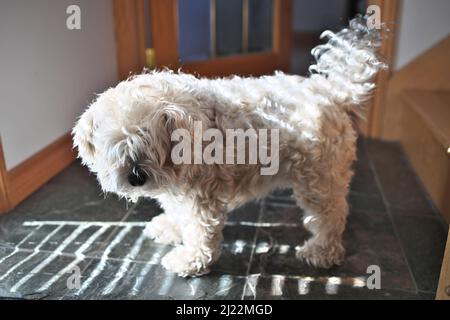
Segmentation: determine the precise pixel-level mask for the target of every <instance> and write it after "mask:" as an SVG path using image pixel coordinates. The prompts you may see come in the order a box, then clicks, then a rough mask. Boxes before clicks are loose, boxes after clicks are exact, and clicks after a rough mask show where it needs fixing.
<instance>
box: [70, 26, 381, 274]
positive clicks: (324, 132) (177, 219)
mask: <svg viewBox="0 0 450 320" xmlns="http://www.w3.org/2000/svg"><path fill="white" fill-rule="evenodd" d="M323 36H324V37H328V38H329V41H328V43H327V44H325V45H321V46H318V47H317V48H315V49H314V50H313V54H314V56H315V57H316V58H317V64H316V65H315V66H312V67H311V70H312V71H315V72H317V73H316V74H313V75H311V76H310V77H308V78H302V77H299V76H293V75H286V74H283V73H281V72H276V73H275V75H273V76H263V77H260V78H241V77H237V76H234V77H231V78H224V79H214V80H209V79H199V78H197V77H194V76H192V75H188V74H184V73H173V72H170V71H160V72H157V71H154V72H151V73H147V74H142V75H138V76H135V77H132V78H130V79H128V80H127V81H123V82H121V83H119V84H118V85H117V86H116V87H115V88H111V89H109V90H107V91H106V92H104V93H103V94H101V95H100V96H99V97H98V98H97V100H96V101H94V102H93V103H92V105H91V106H90V107H89V108H88V110H86V112H85V113H84V114H83V115H82V116H81V118H80V119H79V121H78V123H77V124H76V126H75V128H74V130H73V135H74V145H75V146H76V147H77V148H78V151H79V156H80V157H81V159H82V161H83V163H84V164H86V165H87V166H88V167H89V169H90V170H91V171H92V172H95V173H96V174H97V177H98V180H99V182H100V185H101V187H102V189H103V191H104V192H114V193H117V194H118V195H119V196H122V197H126V198H127V199H130V200H133V201H135V200H137V199H138V198H139V197H154V198H156V199H158V200H159V202H160V203H161V205H162V207H163V209H164V211H165V213H164V214H162V215H161V216H158V217H156V218H154V219H153V220H152V221H151V222H150V223H149V225H148V227H147V229H146V232H147V234H148V235H149V236H150V237H152V238H154V239H155V240H156V241H159V242H163V243H170V244H173V245H176V248H175V249H173V251H172V252H170V253H169V254H168V255H166V256H165V257H164V258H163V260H162V263H163V265H164V266H165V267H166V268H167V269H169V270H172V271H174V272H177V273H178V274H179V275H181V276H190V275H199V274H203V273H205V272H207V270H208V266H209V265H210V264H211V263H213V262H214V260H216V259H217V257H218V256H219V253H220V242H221V240H222V229H223V226H224V221H225V215H226V212H227V211H229V210H231V209H233V208H236V207H237V206H239V205H241V204H243V203H245V202H246V201H248V200H250V199H253V198H257V197H262V196H264V195H265V194H267V192H269V191H270V190H272V189H274V188H277V187H292V188H293V189H294V193H295V196H296V198H297V200H298V204H299V205H300V206H301V207H302V208H303V209H304V210H305V216H304V225H305V227H306V228H307V229H308V230H309V231H310V232H311V233H312V237H311V239H309V240H308V241H307V242H306V243H305V244H304V245H303V246H302V247H301V249H300V250H299V252H298V257H299V258H302V259H304V260H306V261H307V262H308V263H311V264H312V265H314V266H318V267H331V266H332V265H334V264H339V263H341V262H342V260H343V257H344V248H343V246H342V233H343V231H344V228H345V222H346V216H347V213H348V205H347V201H346V196H347V193H348V187H349V183H350V180H351V176H352V171H351V164H352V162H353V161H354V159H355V141H356V133H355V130H354V129H353V127H352V123H351V119H350V117H349V114H348V113H349V112H350V111H356V110H357V109H358V108H360V106H361V104H362V103H363V102H364V101H365V100H366V99H367V97H368V96H369V95H370V92H371V90H372V89H373V88H374V85H373V83H372V79H373V78H374V76H375V75H376V72H377V71H378V70H379V69H380V68H382V67H383V64H382V63H381V62H380V61H379V60H378V58H377V56H376V54H375V53H374V49H375V48H376V47H377V46H378V43H379V36H378V33H377V32H376V31H372V30H369V29H368V28H367V27H366V25H365V20H364V19H363V18H357V19H355V20H352V21H351V23H350V27H349V28H348V29H345V30H343V31H341V32H339V33H337V34H333V33H331V32H325V33H324V34H323ZM194 121H201V122H202V125H203V130H206V129H208V128H217V129H219V130H221V131H222V132H225V130H226V129H238V128H241V129H244V130H245V129H248V128H254V129H260V128H278V129H279V130H280V152H279V153H280V154H279V162H280V170H279V171H278V173H277V174H276V175H275V176H262V175H260V173H259V172H260V165H258V164H257V165H227V164H224V165H218V164H214V165H183V164H182V165H174V164H173V163H172V162H171V158H170V154H171V148H172V146H173V145H172V144H173V143H172V141H171V139H170V137H171V133H172V132H173V131H174V130H175V129H179V128H183V129H186V130H189V132H192V126H193V123H194ZM136 166H139V168H141V170H143V172H145V175H146V176H148V177H149V179H148V180H147V181H146V182H145V184H143V185H142V186H132V185H131V184H130V182H129V179H128V178H127V177H128V176H129V174H130V172H133V171H135V168H136ZM135 173H136V172H135Z"/></svg>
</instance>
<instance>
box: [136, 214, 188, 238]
mask: <svg viewBox="0 0 450 320" xmlns="http://www.w3.org/2000/svg"><path fill="white" fill-rule="evenodd" d="M144 233H145V235H146V236H147V237H149V238H150V239H153V240H154V241H155V242H157V243H162V244H173V245H177V244H180V243H181V240H182V238H181V230H180V229H179V227H178V226H177V225H176V223H175V222H174V221H173V220H172V219H171V218H170V217H169V216H168V215H166V214H160V215H159V216H156V217H154V218H153V219H152V221H150V222H149V223H148V224H147V226H146V227H145V230H144Z"/></svg>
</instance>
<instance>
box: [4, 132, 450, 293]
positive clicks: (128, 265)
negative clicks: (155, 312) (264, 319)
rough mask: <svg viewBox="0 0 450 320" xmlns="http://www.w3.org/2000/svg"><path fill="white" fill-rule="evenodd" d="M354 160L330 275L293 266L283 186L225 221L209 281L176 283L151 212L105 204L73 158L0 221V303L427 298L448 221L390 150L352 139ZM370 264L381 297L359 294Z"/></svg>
mask: <svg viewBox="0 0 450 320" xmlns="http://www.w3.org/2000/svg"><path fill="white" fill-rule="evenodd" d="M358 153H359V160H358V162H357V163H355V171H356V174H355V178H354V180H353V184H352V188H351V194H350V203H351V214H350V216H349V220H348V228H347V229H346V231H345V246H346V248H347V258H346V261H345V263H344V264H343V265H342V266H340V267H335V268H333V269H331V270H319V269H313V268H311V267H308V266H307V265H305V264H304V263H302V262H300V261H298V260H297V259H296V258H295V248H296V246H298V245H300V244H301V243H302V241H303V240H304V239H306V238H307V237H308V234H307V232H306V231H305V229H304V228H303V227H302V226H301V224H300V215H301V209H299V208H297V207H295V205H294V202H293V199H292V197H291V196H290V195H291V194H290V192H289V190H285V191H277V192H274V193H273V194H271V195H269V196H268V197H266V198H265V199H263V200H262V201H259V202H254V203H250V204H248V205H246V206H245V207H243V208H240V209H238V210H236V211H234V212H233V213H231V214H230V218H229V220H228V223H227V226H226V228H225V231H224V233H225V241H224V244H223V247H224V250H223V255H222V256H221V258H220V260H219V261H218V263H217V264H215V265H214V267H213V268H212V272H211V273H210V274H209V275H206V276H203V277H200V278H190V279H183V278H179V277H177V276H175V275H174V274H172V273H169V272H167V271H165V270H164V269H163V268H162V267H161V265H160V259H161V256H163V255H164V254H165V253H166V252H168V250H170V247H168V246H164V245H159V244H155V243H153V242H152V241H151V240H148V239H145V238H142V236H141V235H142V230H143V224H144V222H145V221H148V220H150V219H151V218H152V217H153V216H155V215H157V214H158V213H160V211H161V210H160V209H159V208H158V206H157V205H156V204H155V203H154V202H153V201H152V200H145V201H141V202H139V203H137V204H135V205H127V204H126V203H125V202H123V201H118V200H116V199H115V198H114V197H113V196H111V197H108V198H106V199H105V198H104V197H103V196H102V195H101V194H100V191H99V188H98V186H97V183H96V181H95V178H94V177H93V176H89V174H88V172H87V170H86V169H85V168H82V167H81V166H80V165H79V164H78V162H75V163H74V164H73V165H71V166H70V167H68V168H67V169H66V170H65V171H64V172H62V173H61V174H60V175H58V176H57V177H55V178H54V179H53V180H52V181H50V182H49V183H48V184H46V185H45V186H44V187H42V188H41V189H40V190H39V191H38V192H36V193H35V194H34V195H32V196H31V197H30V198H29V199H28V200H26V201H25V202H24V203H22V204H21V205H20V206H19V207H17V208H16V209H15V210H14V211H13V212H11V213H9V214H6V215H3V216H1V217H0V297H3V298H25V299H255V298H256V299H433V298H434V295H435V291H436V286H437V283H438V277H439V271H440V263H441V261H442V255H443V251H444V244H445V240H446V230H447V227H446V225H445V224H444V223H443V221H442V220H441V218H440V216H439V215H438V214H437V212H436V211H435V209H434V208H433V207H432V206H431V205H430V202H429V200H428V197H427V195H426V194H425V193H424V191H423V188H422V186H421V184H420V182H419V181H418V179H417V177H416V176H415V174H414V173H413V172H412V170H411V169H410V166H409V164H408V162H407V160H406V159H405V158H404V155H403V153H402V151H401V149H400V148H399V146H398V145H397V144H390V143H382V142H378V141H371V140H369V141H360V143H359V151H358ZM370 265H377V266H379V267H380V270H381V289H380V290H378V289H372V290H369V289H368V288H367V286H366V279H367V277H368V276H369V274H368V273H367V268H368V266H370ZM75 266H78V267H79V269H78V270H77V269H76V268H75V269H74V267H75ZM77 271H80V276H81V279H80V282H79V283H77V281H76V277H75V276H76V275H77Z"/></svg>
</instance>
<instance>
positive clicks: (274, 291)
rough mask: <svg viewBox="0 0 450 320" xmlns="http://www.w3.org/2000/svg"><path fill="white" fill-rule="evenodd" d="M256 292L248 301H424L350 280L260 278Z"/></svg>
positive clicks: (407, 293)
mask: <svg viewBox="0 0 450 320" xmlns="http://www.w3.org/2000/svg"><path fill="white" fill-rule="evenodd" d="M253 282H254V283H256V286H255V288H254V290H246V294H245V299H248V300H251V299H261V300H423V299H430V296H429V295H428V296H423V295H420V294H417V293H415V292H411V291H403V290H395V289H372V290H370V289H368V288H366V287H360V286H359V284H360V282H359V281H358V279H357V281H354V280H353V279H351V278H338V277H328V278H327V277H321V278H311V277H284V276H280V275H275V276H270V277H267V276H261V277H259V278H258V280H257V281H253Z"/></svg>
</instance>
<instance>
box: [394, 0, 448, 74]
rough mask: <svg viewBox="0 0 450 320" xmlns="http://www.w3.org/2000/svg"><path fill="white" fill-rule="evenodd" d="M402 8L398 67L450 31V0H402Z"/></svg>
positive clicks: (398, 37) (398, 36)
mask: <svg viewBox="0 0 450 320" xmlns="http://www.w3.org/2000/svg"><path fill="white" fill-rule="evenodd" d="M400 9H401V11H400V21H399V23H400V25H399V31H398V34H397V48H396V62H395V67H394V68H395V69H396V70H398V69H400V68H402V67H403V66H405V65H406V64H408V63H409V62H411V61H412V60H414V58H416V57H417V56H419V55H420V54H421V53H423V52H425V51H426V50H427V49H428V48H430V47H432V46H433V45H434V44H436V43H437V42H439V40H441V39H443V38H444V37H446V36H447V35H448V34H449V33H450V17H449V16H450V1H449V0H403V1H402V5H401V7H400ZM449 59H450V57H449Z"/></svg>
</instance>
